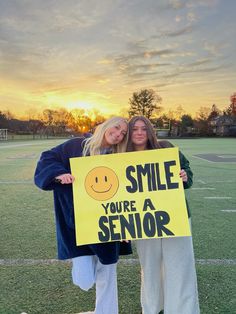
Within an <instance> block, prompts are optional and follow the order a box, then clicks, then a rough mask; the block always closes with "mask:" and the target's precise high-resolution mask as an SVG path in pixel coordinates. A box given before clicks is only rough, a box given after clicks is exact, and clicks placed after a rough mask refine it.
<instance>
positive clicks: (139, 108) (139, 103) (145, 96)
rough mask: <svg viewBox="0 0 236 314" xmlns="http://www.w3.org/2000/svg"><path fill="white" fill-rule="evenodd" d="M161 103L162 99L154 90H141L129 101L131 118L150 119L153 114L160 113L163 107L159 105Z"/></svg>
mask: <svg viewBox="0 0 236 314" xmlns="http://www.w3.org/2000/svg"><path fill="white" fill-rule="evenodd" d="M161 101H162V99H161V97H160V96H159V95H158V94H157V93H156V92H155V91H154V90H153V89H141V90H140V91H138V92H134V93H133V96H132V98H130V99H129V103H130V109H129V116H130V117H132V116H135V115H142V116H145V117H147V118H148V119H149V118H150V117H151V116H152V114H153V112H155V111H160V109H161V107H160V106H157V104H158V103H161Z"/></svg>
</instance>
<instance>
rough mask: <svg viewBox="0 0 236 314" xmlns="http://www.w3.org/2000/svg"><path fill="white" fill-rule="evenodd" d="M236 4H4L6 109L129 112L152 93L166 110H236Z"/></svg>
mask: <svg viewBox="0 0 236 314" xmlns="http://www.w3.org/2000/svg"><path fill="white" fill-rule="evenodd" d="M235 12H236V1H234V0H204V1H203V0H182V1H181V0H129V1H127V0H112V1H110V0H99V1H97V0H80V1H77V0H67V1H62V0H60V1H54V0H47V1H46V0H43V1H36V0H33V1H27V0H25V1H22V0H12V1H4V0H0V17H1V18H0V82H1V84H0V110H10V111H11V112H12V113H13V114H15V115H17V116H24V115H27V113H28V112H30V111H37V112H41V111H42V110H43V109H45V108H56V107H65V108H67V109H74V108H84V109H92V108H95V109H98V110H100V112H101V113H102V114H103V115H109V114H120V113H121V112H124V111H125V110H126V109H127V108H128V106H129V105H128V100H129V98H130V97H131V96H132V93H133V92H134V91H137V90H139V89H141V88H152V89H154V90H155V91H157V93H158V94H159V95H160V96H161V97H162V99H163V101H162V104H161V105H162V107H163V108H164V111H166V112H167V111H168V110H169V109H171V110H175V109H176V108H177V107H178V106H180V105H181V106H182V107H183V109H184V110H185V111H186V112H187V113H193V114H194V113H195V112H196V111H197V110H198V109H199V108H200V107H202V106H205V107H210V106H211V105H212V104H216V105H217V106H218V107H219V108H220V109H223V108H225V107H226V106H227V105H229V103H230V100H229V98H230V95H231V94H233V93H234V92H236V76H235V73H236V41H235V38H236V22H235Z"/></svg>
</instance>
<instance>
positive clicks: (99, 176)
mask: <svg viewBox="0 0 236 314" xmlns="http://www.w3.org/2000/svg"><path fill="white" fill-rule="evenodd" d="M84 185H85V189H86V192H87V193H88V195H89V196H90V197H92V198H94V199H95V200H97V201H106V200H108V199H110V198H112V197H113V196H114V195H115V194H116V192H117V190H118V187H119V180H118V177H117V175H116V174H115V172H114V171H113V170H112V169H110V168H107V167H103V166H101V167H96V168H93V169H92V170H91V171H90V172H89V173H88V174H87V176H86V178H85V182H84Z"/></svg>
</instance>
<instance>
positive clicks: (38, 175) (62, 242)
mask: <svg viewBox="0 0 236 314" xmlns="http://www.w3.org/2000/svg"><path fill="white" fill-rule="evenodd" d="M83 140H84V138H74V139H71V140H69V141H66V142H65V143H63V144H61V145H58V146H56V147H54V148H52V149H51V150H48V151H45V152H43V153H42V155H41V157H40V160H39V161H38V164H37V167H36V170H35V176H34V180H35V184H36V185H37V186H38V187H39V188H40V189H42V190H53V193H54V207H55V219H56V232H57V247H58V258H59V259H68V258H73V257H77V256H84V255H97V256H98V258H99V260H100V262H101V263H102V264H113V263H116V262H117V261H118V259H119V255H126V254H131V253H132V250H131V244H130V242H129V243H125V242H109V243H99V244H91V245H80V246H77V245H76V240H75V222H74V207H73V193H72V185H71V184H60V183H57V182H55V177H57V176H59V175H61V174H64V173H70V172H71V170H70V162H69V158H72V157H81V156H82V151H83Z"/></svg>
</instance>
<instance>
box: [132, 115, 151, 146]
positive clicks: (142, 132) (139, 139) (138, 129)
mask: <svg viewBox="0 0 236 314" xmlns="http://www.w3.org/2000/svg"><path fill="white" fill-rule="evenodd" d="M131 141H132V143H133V145H134V147H136V148H142V149H144V148H146V146H147V142H148V135H147V127H146V124H145V123H144V122H143V121H142V120H137V121H136V122H135V124H134V126H133V129H132V130H131Z"/></svg>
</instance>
